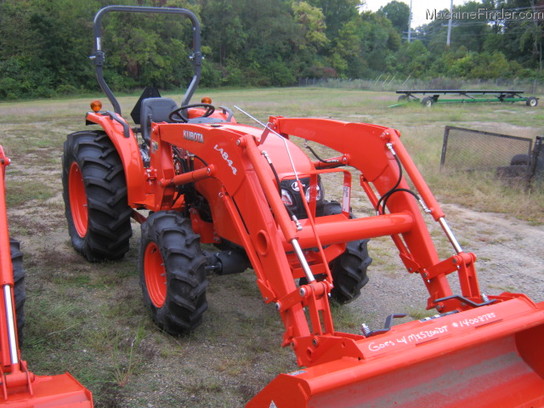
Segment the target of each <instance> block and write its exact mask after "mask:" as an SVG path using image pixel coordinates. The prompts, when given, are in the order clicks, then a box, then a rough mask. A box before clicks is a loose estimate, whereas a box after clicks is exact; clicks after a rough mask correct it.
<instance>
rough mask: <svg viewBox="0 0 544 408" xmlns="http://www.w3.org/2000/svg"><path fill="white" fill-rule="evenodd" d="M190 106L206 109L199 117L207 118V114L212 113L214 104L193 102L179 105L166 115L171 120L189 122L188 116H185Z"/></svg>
mask: <svg viewBox="0 0 544 408" xmlns="http://www.w3.org/2000/svg"><path fill="white" fill-rule="evenodd" d="M191 108H204V109H206V111H205V112H204V114H203V115H201V116H200V117H201V118H207V117H208V116H210V115H212V114H213V113H214V112H215V106H213V105H210V104H209V103H195V104H192V105H183V106H181V107H179V108H178V109H176V110H173V111H172V112H170V115H168V118H169V119H170V120H171V121H172V122H181V123H187V122H189V118H188V117H187V116H186V112H187V110H188V109H191Z"/></svg>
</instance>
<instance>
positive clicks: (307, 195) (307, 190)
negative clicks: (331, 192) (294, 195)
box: [304, 184, 323, 202]
mask: <svg viewBox="0 0 544 408" xmlns="http://www.w3.org/2000/svg"><path fill="white" fill-rule="evenodd" d="M315 188H316V189H317V194H316V197H315V199H316V201H320V200H321V199H322V198H323V191H322V190H321V185H320V184H318V185H317V186H315ZM310 190H311V187H308V188H306V191H305V193H304V196H305V197H306V201H307V202H310Z"/></svg>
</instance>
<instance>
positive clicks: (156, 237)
mask: <svg viewBox="0 0 544 408" xmlns="http://www.w3.org/2000/svg"><path fill="white" fill-rule="evenodd" d="M199 239H200V238H199V236H198V235H197V234H195V233H194V232H193V230H192V227H191V222H190V220H189V219H187V218H185V217H183V216H182V215H181V214H179V213H178V212H175V211H161V212H157V213H153V214H151V215H150V216H149V218H148V219H147V221H146V222H145V223H143V224H142V238H141V245H140V260H139V269H140V286H141V287H142V292H143V297H144V303H145V305H146V306H147V307H148V308H149V310H150V311H151V315H152V317H153V320H154V321H155V323H156V324H157V325H158V326H159V327H160V328H161V329H163V330H165V331H166V332H168V333H170V334H174V335H178V334H186V333H189V332H191V331H192V330H194V329H195V328H196V327H197V326H198V325H199V324H200V323H201V322H202V315H203V314H204V312H205V311H206V310H207V308H208V303H207V301H206V289H207V287H208V280H207V277H206V269H205V267H206V257H205V256H204V254H203V252H202V250H201V249H200V242H199Z"/></svg>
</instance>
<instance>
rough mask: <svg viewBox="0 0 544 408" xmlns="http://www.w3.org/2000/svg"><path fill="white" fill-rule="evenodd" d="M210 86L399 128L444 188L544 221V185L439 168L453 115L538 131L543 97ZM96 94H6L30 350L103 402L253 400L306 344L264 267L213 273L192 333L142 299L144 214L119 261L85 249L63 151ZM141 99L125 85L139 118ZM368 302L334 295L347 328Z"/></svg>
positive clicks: (265, 107)
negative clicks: (265, 278) (73, 219)
mask: <svg viewBox="0 0 544 408" xmlns="http://www.w3.org/2000/svg"><path fill="white" fill-rule="evenodd" d="M203 95H209V96H211V97H212V98H213V99H214V103H215V104H216V105H225V106H229V107H231V108H232V107H233V105H239V106H240V107H241V108H242V109H244V110H247V111H248V112H249V113H251V114H252V115H254V116H255V117H257V118H258V119H259V120H261V121H266V120H267V119H268V117H269V116H270V115H283V116H299V117H306V116H308V117H309V116H311V117H326V118H334V119H340V120H346V121H355V122H369V123H374V124H381V125H387V126H390V127H393V128H397V129H399V130H400V131H401V133H402V141H403V142H404V144H405V145H406V146H407V149H408V150H409V152H410V153H411V155H412V156H413V159H414V161H415V162H416V164H417V165H418V166H419V167H420V169H421V171H422V173H423V175H424V176H425V177H426V179H427V181H428V183H429V185H430V187H431V189H432V190H433V192H434V193H435V194H436V195H437V196H438V198H439V200H440V201H442V202H445V203H456V204H459V205H462V206H468V207H470V208H474V209H476V210H480V211H493V212H499V213H505V214H509V215H512V216H514V217H518V218H519V219H523V220H528V221H530V222H531V223H534V224H542V223H544V207H543V205H544V197H543V193H542V192H541V191H526V190H524V189H522V188H517V187H516V186H508V185H505V184H503V183H501V182H499V181H497V180H494V179H492V178H484V177H479V176H474V175H469V174H457V175H455V176H452V175H448V174H443V173H440V172H439V171H438V169H439V161H440V152H441V146H442V136H443V131H444V126H446V125H456V126H461V127H469V128H473V129H479V130H487V131H494V132H501V131H504V132H505V133H508V134H512V135H516V136H526V137H534V136H535V135H537V134H539V133H540V131H541V124H542V120H543V119H544V114H543V113H542V109H541V107H538V108H536V109H529V108H527V107H525V106H524V105H521V104H519V105H492V104H489V105H485V104H482V105H478V106H476V105H474V106H464V105H455V106H454V105H451V106H436V107H433V108H432V109H425V108H423V107H421V106H418V105H415V106H406V107H401V108H396V109H388V108H387V106H388V105H391V104H392V103H394V102H395V101H396V96H397V95H396V94H395V93H393V92H391V93H380V92H370V91H360V90H342V89H326V88H282V89H244V90H234V89H217V90H216V89H209V90H201V91H199V92H198V94H197V95H196V96H195V98H194V100H195V101H197V100H199V99H200V97H201V96H203ZM169 96H172V97H173V98H175V99H176V100H180V99H181V95H180V94H170V95H169ZM96 97H98V95H97V96H90V97H88V98H87V97H86V98H65V99H57V100H47V101H42V100H40V101H25V102H13V103H0V143H1V144H2V145H4V147H5V148H6V151H7V154H8V156H9V157H10V158H11V159H12V164H11V165H10V166H9V167H8V168H7V176H6V177H7V189H8V191H7V192H8V208H9V209H8V215H9V221H10V231H11V232H12V234H13V235H16V236H17V237H18V238H19V239H20V240H21V241H22V250H23V253H24V254H25V255H24V256H25V259H24V262H25V267H26V269H27V279H26V283H27V292H28V300H27V305H26V315H27V325H26V332H25V343H24V350H23V357H24V358H25V359H26V360H28V362H29V366H30V369H31V370H32V371H34V372H36V373H38V374H56V373H62V372H64V371H70V372H71V373H72V374H73V375H74V376H75V377H76V378H78V379H79V380H80V381H81V382H82V383H84V384H85V385H86V386H88V387H89V388H90V389H91V390H92V392H93V394H94V397H95V400H96V402H97V406H102V407H111V408H119V407H148V406H191V407H195V408H200V407H201V408H204V407H210V406H214V407H222V406H225V407H233V406H241V405H242V404H243V403H244V402H246V401H247V400H248V399H249V398H251V396H253V395H255V394H256V393H257V392H258V391H259V390H260V389H261V388H262V387H263V386H264V385H265V384H266V383H267V382H268V381H270V380H271V379H272V378H273V377H274V376H275V375H276V374H277V373H279V372H285V371H291V370H294V369H296V368H297V365H296V363H295V360H294V357H293V353H292V351H291V350H290V349H289V348H285V349H282V348H280V343H281V333H282V331H283V326H282V324H281V321H280V319H279V317H278V314H277V312H276V310H275V308H274V306H273V305H265V304H263V302H262V301H261V299H260V293H259V291H258V289H257V286H256V285H255V278H254V276H253V275H252V272H251V271H247V272H246V273H245V274H242V275H236V276H225V277H219V276H213V277H211V278H210V288H209V291H208V302H209V305H210V306H209V310H208V311H207V312H206V315H205V321H204V323H203V325H202V326H200V327H199V328H198V329H197V330H196V331H195V332H194V333H193V334H191V335H189V336H183V337H172V336H169V335H167V334H165V333H163V332H161V331H160V330H159V329H157V328H156V327H155V325H154V324H153V323H152V322H151V319H150V318H149V316H148V314H147V311H146V310H145V308H144V306H143V304H142V301H141V290H140V287H139V274H138V267H137V258H138V249H137V247H138V242H139V229H138V228H137V227H135V228H134V237H133V239H132V240H131V250H130V251H129V253H128V254H127V255H126V256H125V258H124V259H123V260H121V261H119V262H106V263H97V264H89V263H87V262H86V261H84V260H83V258H81V257H80V256H79V255H77V254H76V253H74V251H73V250H72V248H71V245H70V242H69V239H68V234H67V231H66V221H65V218H64V205H63V201H62V184H61V180H60V177H61V161H60V157H61V155H62V145H63V142H64V140H65V136H66V134H68V133H70V132H73V131H77V130H82V129H84V128H85V123H84V117H85V112H86V111H87V110H88V109H89V108H88V104H89V102H90V101H91V100H93V99H95V98H96ZM137 98H138V95H128V96H123V97H121V98H120V102H121V105H122V107H123V112H124V114H125V116H126V117H128V113H129V112H130V111H131V109H132V107H133V105H134V103H135V102H136V100H137ZM102 100H103V102H104V105H105V107H106V108H107V109H111V108H110V107H108V106H107V105H108V104H107V100H106V98H102ZM235 114H236V117H237V119H238V120H239V121H240V122H242V123H247V124H254V123H253V121H252V120H251V119H249V118H247V117H245V116H243V115H242V114H241V113H239V112H235ZM357 205H358V204H357ZM357 211H361V212H363V213H367V212H368V211H370V210H369V209H368V207H361V208H359V207H358V208H357ZM368 213H371V211H370V212H368ZM434 235H435V234H434V233H433V236H434ZM436 235H438V234H436ZM381 244H382V242H381V241H379V240H376V243H374V242H371V244H370V245H369V248H370V251H372V257H373V258H374V263H373V265H372V266H371V268H372V267H375V268H377V269H380V270H381V272H382V273H384V274H385V275H387V276H394V275H395V271H397V270H399V268H401V265H400V262H399V261H398V260H397V259H395V260H391V259H392V258H393V257H395V256H396V252H395V250H393V251H391V250H390V247H389V248H384V247H383V245H381ZM462 244H464V243H462ZM446 248H449V244H448V243H445V244H443V245H442V244H441V246H440V247H439V251H441V253H442V252H443V253H445V254H446V253H448V251H450V249H446ZM371 279H372V278H371ZM360 313H361V311H359V310H356V309H354V308H352V307H351V306H346V307H337V306H334V307H333V314H334V317H335V322H336V327H337V329H338V330H345V331H349V332H358V330H359V328H360V323H361V322H362V321H363V320H364V319H362V318H361V315H360ZM410 315H412V317H414V318H421V317H425V316H427V312H424V311H421V310H420V309H417V308H414V309H413V310H412V311H411V312H410ZM374 317H375V316H374V311H373V310H369V311H365V317H364V318H365V319H370V320H372V319H373V318H374ZM195 358H197V360H196V361H195Z"/></svg>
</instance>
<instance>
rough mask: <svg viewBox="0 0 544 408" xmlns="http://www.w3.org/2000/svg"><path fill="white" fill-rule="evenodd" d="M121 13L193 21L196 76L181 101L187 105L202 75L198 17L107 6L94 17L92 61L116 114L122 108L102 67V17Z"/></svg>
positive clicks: (183, 11)
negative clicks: (175, 16)
mask: <svg viewBox="0 0 544 408" xmlns="http://www.w3.org/2000/svg"><path fill="white" fill-rule="evenodd" d="M112 11H119V12H126V13H158V14H180V15H183V16H186V17H188V18H189V19H190V20H191V23H192V25H193V54H192V55H191V59H192V61H193V70H194V75H193V78H192V79H191V82H190V83H189V86H188V87H187V90H186V91H185V95H184V96H183V99H182V101H181V105H187V104H188V103H189V101H190V100H191V97H192V96H193V93H194V92H195V90H196V87H197V86H198V82H199V81H200V75H201V71H202V52H201V51H200V22H199V21H198V18H197V17H196V15H195V14H194V13H193V12H192V11H190V10H187V9H182V8H166V7H138V6H106V7H103V8H101V9H100V10H98V12H97V13H96V15H95V17H94V22H93V35H94V52H93V55H91V57H90V58H91V59H92V60H93V61H94V64H95V66H96V78H97V80H98V84H99V85H100V88H101V89H102V91H104V93H105V94H106V95H107V97H108V99H109V100H110V102H111V104H112V105H113V109H114V111H115V113H117V114H119V115H120V114H121V107H120V105H119V102H118V101H117V99H116V98H115V96H114V95H113V92H112V91H111V89H110V87H109V86H108V84H107V83H106V81H105V79H104V72H103V70H102V67H103V66H104V61H105V60H106V54H105V53H104V51H102V37H101V27H102V17H103V16H104V15H105V14H106V13H109V12H112Z"/></svg>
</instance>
